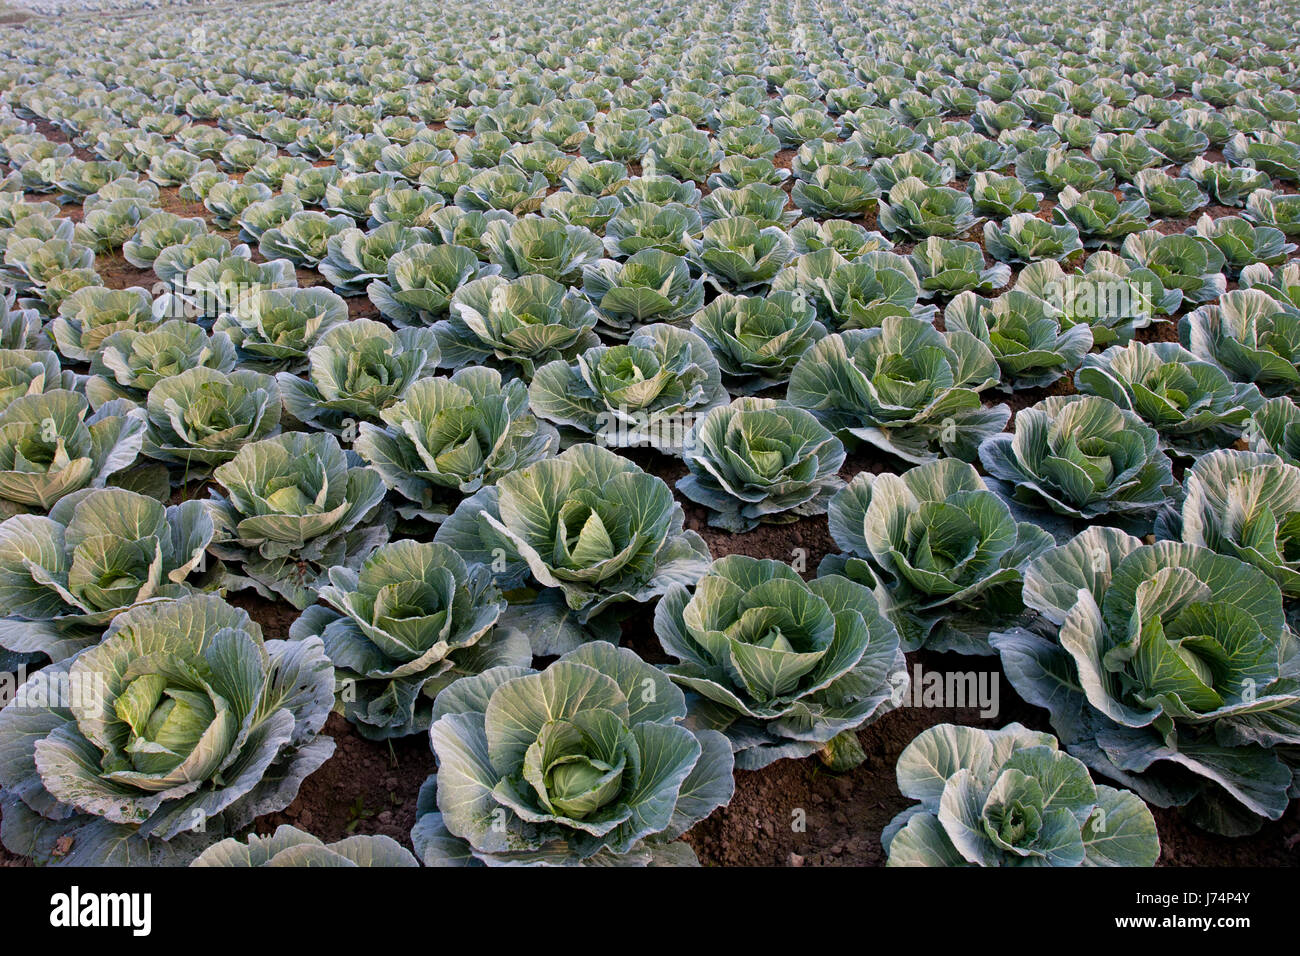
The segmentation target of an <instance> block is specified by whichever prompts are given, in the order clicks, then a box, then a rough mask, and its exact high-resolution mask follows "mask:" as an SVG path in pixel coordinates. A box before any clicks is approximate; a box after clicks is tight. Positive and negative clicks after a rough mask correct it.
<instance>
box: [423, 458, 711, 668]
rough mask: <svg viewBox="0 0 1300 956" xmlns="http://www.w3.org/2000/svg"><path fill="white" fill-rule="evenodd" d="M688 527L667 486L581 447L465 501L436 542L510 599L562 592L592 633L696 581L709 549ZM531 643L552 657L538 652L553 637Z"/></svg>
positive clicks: (523, 470) (540, 636) (513, 474)
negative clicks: (614, 612)
mask: <svg viewBox="0 0 1300 956" xmlns="http://www.w3.org/2000/svg"><path fill="white" fill-rule="evenodd" d="M684 523H685V515H684V513H683V511H682V507H681V505H679V504H677V503H676V502H675V501H673V496H672V492H670V491H669V490H668V486H667V485H666V484H664V482H663V481H662V480H661V479H659V478H656V477H655V476H654V475H650V474H647V473H645V472H644V471H642V470H641V469H640V468H638V467H637V466H636V465H635V464H633V463H632V462H631V461H629V460H628V459H626V458H624V457H622V456H621V455H618V454H616V453H614V452H612V451H609V450H607V449H605V448H601V447H600V446H598V445H593V444H581V445H574V446H573V447H572V448H570V449H568V450H567V451H565V452H563V453H561V454H560V455H557V456H556V457H554V458H545V459H543V460H541V461H538V462H534V463H533V464H531V465H529V466H528V467H526V468H521V469H518V470H517V471H513V472H511V473H510V474H508V475H504V476H502V477H501V478H500V479H499V480H498V481H497V483H496V484H495V485H489V486H487V487H485V488H482V489H480V490H479V491H478V492H476V493H475V494H473V495H472V496H470V497H469V498H466V499H465V500H464V501H463V502H461V504H460V506H459V507H457V509H456V510H455V512H453V513H452V515H451V517H450V518H448V519H447V520H446V521H445V522H443V523H442V525H441V526H440V527H439V528H438V532H437V534H436V535H435V536H434V540H435V541H440V542H443V543H444V544H447V545H450V546H451V547H452V548H454V549H455V550H456V553H457V554H459V555H460V556H461V557H462V558H464V559H465V560H467V561H472V562H477V563H480V564H485V565H487V566H488V567H491V568H492V570H493V572H494V573H495V575H496V580H497V583H498V584H499V585H500V586H501V588H502V589H503V590H507V591H509V590H511V589H514V588H517V587H520V586H522V585H525V584H528V583H529V581H530V580H531V581H532V582H534V583H535V584H536V586H537V587H538V589H539V590H546V589H554V595H553V596H554V597H557V598H558V597H562V598H563V599H564V604H565V606H566V607H567V608H568V609H569V610H570V611H573V612H575V613H576V616H577V618H578V620H579V622H580V623H581V624H583V625H588V624H592V623H593V621H594V620H595V619H596V618H598V617H599V616H600V615H601V614H602V613H603V612H605V611H607V610H611V609H614V608H616V606H617V605H619V604H622V603H624V602H629V601H630V602H637V603H644V602H647V601H653V600H655V599H657V598H658V597H660V595H662V594H663V593H664V592H665V591H667V590H668V588H670V587H671V586H672V585H673V584H693V583H694V582H695V581H696V580H698V578H699V576H700V575H701V574H703V573H704V570H705V568H706V567H707V565H708V562H709V549H708V546H707V545H705V543H704V539H703V538H701V537H700V536H699V535H698V534H696V533H695V532H694V531H685V530H683V526H684ZM543 609H544V608H543V606H542V605H540V604H539V612H540V611H541V610H543ZM547 633H549V632H547ZM530 636H531V637H533V638H534V641H535V643H534V651H535V652H536V653H539V654H542V653H547V652H546V651H544V650H542V649H541V646H540V644H539V642H540V641H541V640H542V639H543V638H545V637H546V635H545V634H543V633H542V632H541V631H540V630H538V631H537V632H536V633H530ZM566 649H567V648H566Z"/></svg>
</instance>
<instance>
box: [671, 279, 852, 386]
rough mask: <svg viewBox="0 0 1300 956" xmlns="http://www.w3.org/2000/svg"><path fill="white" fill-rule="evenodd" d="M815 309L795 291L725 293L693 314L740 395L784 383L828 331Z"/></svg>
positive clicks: (726, 380)
mask: <svg viewBox="0 0 1300 956" xmlns="http://www.w3.org/2000/svg"><path fill="white" fill-rule="evenodd" d="M816 316H817V312H816V310H815V309H814V308H813V306H812V305H811V304H810V303H809V302H808V300H807V299H806V298H802V297H800V296H798V295H796V294H795V293H793V292H772V293H769V294H768V295H766V296H744V295H742V296H734V295H729V294H726V293H724V294H722V295H719V296H717V297H716V298H715V299H714V300H713V301H712V302H710V303H709V304H708V305H706V306H705V307H704V308H703V309H700V310H699V311H698V312H696V313H695V314H694V315H693V316H692V317H691V326H692V328H693V329H694V330H695V333H696V334H697V335H699V336H700V338H702V339H703V340H704V341H705V342H706V343H707V344H708V346H709V348H710V349H712V350H713V355H714V357H715V358H716V359H717V362H718V367H719V369H720V370H721V372H722V381H723V384H724V385H725V386H726V387H727V389H728V390H729V391H730V392H732V393H734V394H738V395H751V394H754V393H755V392H760V391H763V390H764V389H767V388H772V387H774V386H778V385H783V384H785V383H786V382H787V381H788V380H789V378H790V372H791V370H792V369H793V368H794V365H795V363H796V362H798V361H799V359H800V358H801V357H802V356H803V354H804V353H805V352H806V351H808V349H809V348H811V347H812V345H813V343H815V342H817V341H818V340H819V339H821V338H822V337H823V336H825V335H826V327H825V326H823V325H822V324H821V323H820V322H818V321H817V318H816Z"/></svg>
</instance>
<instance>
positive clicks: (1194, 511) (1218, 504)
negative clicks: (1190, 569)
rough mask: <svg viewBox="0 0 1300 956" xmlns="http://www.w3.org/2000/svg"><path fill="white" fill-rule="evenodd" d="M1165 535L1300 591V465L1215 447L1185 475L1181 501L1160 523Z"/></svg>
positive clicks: (1289, 593) (1290, 591) (1289, 592)
mask: <svg viewBox="0 0 1300 956" xmlns="http://www.w3.org/2000/svg"><path fill="white" fill-rule="evenodd" d="M1158 530H1159V531H1161V532H1163V533H1164V534H1165V535H1166V536H1168V537H1174V538H1179V539H1181V540H1182V541H1185V542H1187V543H1188V544H1194V545H1197V546H1198V547H1202V548H1209V549H1210V550H1211V551H1217V552H1218V553H1219V554H1226V555H1229V556H1231V557H1234V558H1237V559H1238V560H1240V561H1245V562H1246V563H1247V564H1250V565H1254V566H1255V567H1257V568H1259V569H1260V570H1261V571H1263V572H1264V573H1265V574H1267V575H1268V576H1269V577H1270V578H1272V579H1273V580H1274V581H1276V582H1277V584H1278V587H1280V588H1281V589H1282V594H1283V596H1285V597H1287V598H1295V597H1300V561H1297V560H1296V556H1295V555H1296V551H1297V545H1300V467H1297V466H1295V465H1293V464H1290V463H1288V462H1285V461H1283V460H1282V459H1280V458H1278V457H1276V456H1275V455H1270V454H1266V453H1260V452H1253V451H1236V450H1235V449H1230V448H1229V449H1219V450H1217V451H1212V452H1210V453H1209V454H1206V455H1203V456H1201V457H1200V458H1198V459H1197V460H1196V461H1195V462H1194V463H1193V465H1192V467H1191V468H1189V469H1187V473H1186V474H1185V475H1184V476H1183V503H1182V508H1181V511H1179V512H1176V514H1175V516H1174V520H1173V521H1169V522H1166V523H1164V524H1162V525H1161V526H1159V527H1158Z"/></svg>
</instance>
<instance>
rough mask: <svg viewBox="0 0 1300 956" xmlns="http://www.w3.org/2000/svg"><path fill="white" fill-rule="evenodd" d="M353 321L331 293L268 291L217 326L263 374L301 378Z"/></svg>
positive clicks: (317, 290)
mask: <svg viewBox="0 0 1300 956" xmlns="http://www.w3.org/2000/svg"><path fill="white" fill-rule="evenodd" d="M347 321H348V305H347V303H346V302H344V301H343V298H342V297H341V296H339V295H338V294H337V293H334V292H331V291H330V290H329V289H320V288H315V289H265V290H262V291H259V292H256V293H254V294H253V295H251V296H249V297H247V298H245V299H241V300H240V301H239V302H238V303H236V304H235V306H234V308H233V309H231V310H230V311H228V312H225V313H223V314H222V315H221V316H220V317H219V318H218V319H217V321H216V322H215V323H214V324H213V326H212V331H213V333H214V334H215V333H218V332H224V333H225V334H226V335H227V336H229V337H230V340H231V341H232V342H234V344H235V346H236V347H237V349H238V350H239V355H240V360H241V362H242V363H243V364H244V365H245V366H247V367H250V368H254V369H256V370H258V371H266V372H272V371H281V370H287V371H291V372H297V371H302V370H304V369H305V368H306V367H307V365H308V355H309V353H310V352H311V350H312V349H313V348H314V347H315V346H316V343H317V342H318V341H319V340H320V338H321V337H322V336H323V335H324V334H325V333H326V332H328V331H329V330H330V329H333V328H334V327H336V326H338V325H342V324H343V323H345V322H347Z"/></svg>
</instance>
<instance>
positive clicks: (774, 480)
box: [677, 397, 844, 533]
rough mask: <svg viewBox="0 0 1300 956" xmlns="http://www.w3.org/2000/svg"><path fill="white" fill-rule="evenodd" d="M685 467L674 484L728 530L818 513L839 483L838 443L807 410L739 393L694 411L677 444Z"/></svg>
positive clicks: (841, 453)
mask: <svg viewBox="0 0 1300 956" xmlns="http://www.w3.org/2000/svg"><path fill="white" fill-rule="evenodd" d="M682 456H683V458H685V460H686V467H687V469H688V470H689V472H690V474H688V475H686V477H684V478H682V479H681V480H679V481H678V482H677V490H678V491H680V492H681V493H682V494H683V495H685V496H686V497H687V498H689V499H690V500H691V501H694V502H696V503H697V504H701V505H704V506H705V507H706V508H707V509H708V510H709V524H710V525H711V526H713V527H717V528H722V529H724V530H726V531H730V532H732V533H740V532H744V531H749V530H752V529H753V528H756V527H757V526H758V525H759V524H788V523H790V522H792V521H795V520H797V519H798V518H800V517H804V516H808V515H818V514H824V513H825V512H826V505H827V502H828V501H829V500H830V497H831V495H832V494H834V493H835V492H836V491H837V490H838V489H839V488H840V487H841V486H842V485H843V482H842V481H841V480H840V477H839V475H838V471H839V468H840V466H841V465H842V464H844V446H843V444H841V442H840V440H839V439H838V438H836V437H835V436H834V435H833V434H831V432H829V431H828V430H827V429H826V428H825V427H824V426H823V425H822V424H821V423H820V422H819V421H818V420H817V419H816V418H815V417H814V416H813V415H812V414H811V413H810V412H807V411H805V410H804V409H802V408H798V407H796V406H794V405H791V404H790V403H789V402H785V401H778V400H776V399H771V398H753V397H741V398H738V399H736V400H735V401H733V402H731V403H730V404H729V405H721V406H718V407H716V408H714V409H712V410H711V411H710V412H708V413H707V414H706V415H704V416H703V417H702V418H700V419H699V420H698V421H697V422H696V423H695V425H694V427H693V428H692V429H691V431H690V433H689V434H688V435H687V436H686V438H685V443H684V448H683V452H682Z"/></svg>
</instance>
